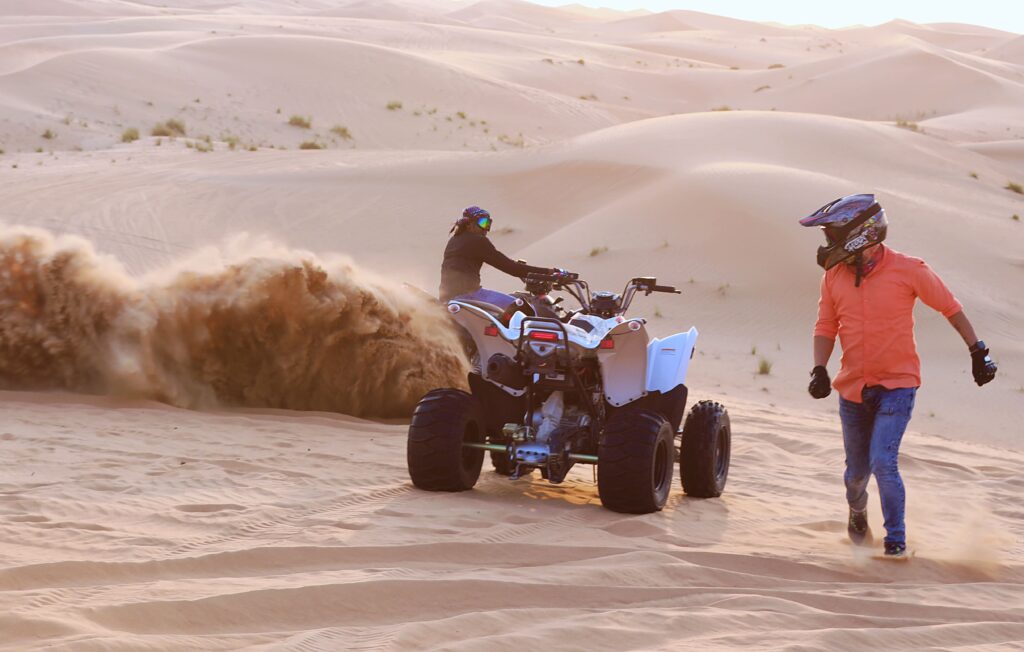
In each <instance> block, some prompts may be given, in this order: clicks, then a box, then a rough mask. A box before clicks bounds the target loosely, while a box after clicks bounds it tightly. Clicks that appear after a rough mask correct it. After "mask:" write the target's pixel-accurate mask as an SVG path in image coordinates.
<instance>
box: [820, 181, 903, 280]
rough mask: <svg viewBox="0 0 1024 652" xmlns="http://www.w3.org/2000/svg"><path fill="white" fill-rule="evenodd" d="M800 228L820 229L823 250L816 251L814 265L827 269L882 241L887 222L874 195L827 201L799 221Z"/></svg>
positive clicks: (887, 225) (848, 196)
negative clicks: (823, 242)
mask: <svg viewBox="0 0 1024 652" xmlns="http://www.w3.org/2000/svg"><path fill="white" fill-rule="evenodd" d="M800 224H802V225H803V226H820V227H821V228H822V229H823V230H824V231H825V243H826V244H825V246H823V247H818V264H819V265H821V266H822V267H824V268H825V269H831V268H832V267H835V266H836V265H838V264H839V263H845V262H848V261H850V260H852V259H854V258H856V256H857V255H858V254H860V253H862V252H863V251H864V250H865V249H867V248H868V247H873V246H875V245H876V244H879V243H880V242H882V241H883V240H885V236H886V232H887V231H888V228H889V222H888V220H887V219H886V217H885V210H884V209H883V208H882V205H881V204H879V203H878V202H877V201H875V196H874V195H868V194H863V195H847V196H846V197H840V198H839V199H836V200H835V201H831V202H829V203H827V204H825V205H824V206H822V207H821V208H819V209H818V210H816V211H814V212H813V213H811V214H810V215H808V216H807V217H805V218H803V219H802V220H800Z"/></svg>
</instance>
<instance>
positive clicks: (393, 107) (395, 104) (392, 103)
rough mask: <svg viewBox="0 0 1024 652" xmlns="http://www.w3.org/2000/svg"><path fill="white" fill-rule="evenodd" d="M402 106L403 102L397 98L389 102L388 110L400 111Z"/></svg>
mask: <svg viewBox="0 0 1024 652" xmlns="http://www.w3.org/2000/svg"><path fill="white" fill-rule="evenodd" d="M401 108H402V103H401V102H399V101H397V100H391V101H390V102H388V103H387V109H388V111H398V110H399V109H401Z"/></svg>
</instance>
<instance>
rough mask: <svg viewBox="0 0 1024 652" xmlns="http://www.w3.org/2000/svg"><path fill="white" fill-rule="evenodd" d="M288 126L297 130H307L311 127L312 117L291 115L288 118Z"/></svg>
mask: <svg viewBox="0 0 1024 652" xmlns="http://www.w3.org/2000/svg"><path fill="white" fill-rule="evenodd" d="M288 124H290V125H291V126H293V127H298V128H299V129H309V128H310V127H312V126H313V116H305V115H293V116H292V117H290V118H288Z"/></svg>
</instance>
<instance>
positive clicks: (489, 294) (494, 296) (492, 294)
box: [452, 288, 516, 310]
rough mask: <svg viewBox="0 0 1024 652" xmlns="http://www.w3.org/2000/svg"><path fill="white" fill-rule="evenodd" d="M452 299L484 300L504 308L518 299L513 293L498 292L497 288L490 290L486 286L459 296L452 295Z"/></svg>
mask: <svg viewBox="0 0 1024 652" xmlns="http://www.w3.org/2000/svg"><path fill="white" fill-rule="evenodd" d="M452 299H453V300H455V301H458V300H459V299H472V300H474V301H484V302H486V303H489V304H491V305H493V306H498V307H499V308H501V309H502V310H504V309H506V308H508V307H509V306H511V305H512V304H513V303H515V301H516V298H515V297H513V296H511V295H508V294H505V293H504V292H498V291H496V290H488V289H486V288H480V289H479V290H477V291H476V292H470V293H469V294H460V295H459V296H457V297H452Z"/></svg>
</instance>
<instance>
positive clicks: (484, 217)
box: [459, 206, 492, 231]
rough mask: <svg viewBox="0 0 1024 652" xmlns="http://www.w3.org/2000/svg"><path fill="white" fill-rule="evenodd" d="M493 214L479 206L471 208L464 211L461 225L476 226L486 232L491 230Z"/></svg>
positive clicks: (460, 221)
mask: <svg viewBox="0 0 1024 652" xmlns="http://www.w3.org/2000/svg"><path fill="white" fill-rule="evenodd" d="M491 223H492V220H491V214H490V213H488V212H487V211H486V210H484V209H483V208H480V207H479V206H470V207H469V208H467V209H466V210H464V211H462V219H460V220H459V224H476V225H477V226H479V227H480V228H481V229H483V230H484V231H490V230H491Z"/></svg>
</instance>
